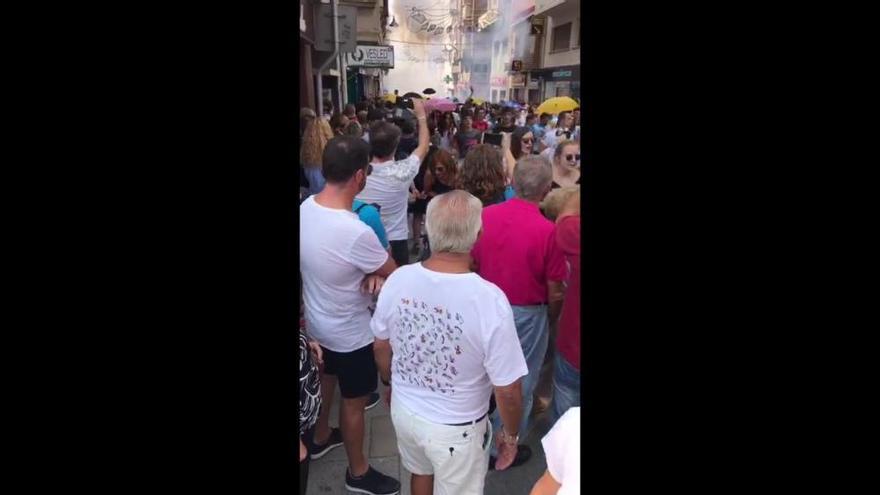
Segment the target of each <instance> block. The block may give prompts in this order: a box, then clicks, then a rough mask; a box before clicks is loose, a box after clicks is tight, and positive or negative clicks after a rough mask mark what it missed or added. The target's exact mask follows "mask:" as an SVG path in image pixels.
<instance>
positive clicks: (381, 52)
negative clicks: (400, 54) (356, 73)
mask: <svg viewBox="0 0 880 495" xmlns="http://www.w3.org/2000/svg"><path fill="white" fill-rule="evenodd" d="M345 63H346V65H348V66H349V67H381V68H386V69H393V68H394V47H393V46H379V45H357V47H356V48H355V50H354V52H352V53H346V54H345Z"/></svg>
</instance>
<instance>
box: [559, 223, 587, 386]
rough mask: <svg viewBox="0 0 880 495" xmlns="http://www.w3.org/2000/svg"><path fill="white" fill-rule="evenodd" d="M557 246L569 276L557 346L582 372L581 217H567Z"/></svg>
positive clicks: (563, 355) (561, 225)
mask: <svg viewBox="0 0 880 495" xmlns="http://www.w3.org/2000/svg"><path fill="white" fill-rule="evenodd" d="M556 243H557V245H558V246H559V249H560V250H561V251H562V252H563V253H564V254H565V260H566V261H567V262H568V266H569V274H568V279H567V280H566V283H567V285H568V288H567V289H566V290H565V300H564V301H563V302H562V316H560V318H559V336H558V337H557V338H556V347H557V348H558V349H559V353H560V354H561V355H562V357H563V358H565V360H566V361H568V362H569V363H570V364H571V365H572V366H574V367H575V368H577V369H578V370H580V369H581V217H579V216H571V217H565V218H563V219H562V220H561V221H560V222H559V223H558V224H557V225H556Z"/></svg>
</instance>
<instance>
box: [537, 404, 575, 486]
mask: <svg viewBox="0 0 880 495" xmlns="http://www.w3.org/2000/svg"><path fill="white" fill-rule="evenodd" d="M580 440H581V408H580V407H572V408H571V409H569V410H568V412H566V413H565V414H563V415H562V417H561V418H559V421H557V422H556V424H555V425H553V429H552V430H550V433H547V436H545V437H544V439H543V440H541V444H542V445H543V446H544V455H545V457H546V458H547V471H545V472H544V476H542V477H541V478H540V479H539V480H538V482H537V483H535V486H534V487H532V492H531V494H530V495H575V494H578V493H581V442H580Z"/></svg>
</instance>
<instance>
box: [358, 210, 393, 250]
mask: <svg viewBox="0 0 880 495" xmlns="http://www.w3.org/2000/svg"><path fill="white" fill-rule="evenodd" d="M361 205H366V206H364V207H363V208H361V210H360V211H358V208H360V207H361ZM351 211H353V212H356V213H357V214H358V217H359V218H360V219H361V222H364V223H365V224H367V225H369V226H370V228H371V229H373V232H375V233H376V237H378V238H379V243H380V244H382V247H383V248H385V249H388V245H389V244H388V236H387V235H386V234H385V227H383V226H382V219H381V217H379V210H377V209H376V207H375V206H373V205H370V204H367V203H364V202H363V201H359V200H357V199H356V200H354V203H352V205H351Z"/></svg>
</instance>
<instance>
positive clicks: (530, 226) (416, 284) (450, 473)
mask: <svg viewBox="0 0 880 495" xmlns="http://www.w3.org/2000/svg"><path fill="white" fill-rule="evenodd" d="M324 110H325V113H326V114H327V115H325V116H324V117H318V116H317V115H316V114H315V112H314V111H312V110H310V109H303V110H302V111H301V113H300V118H301V122H300V124H301V133H302V134H301V136H300V137H301V156H300V167H301V176H300V179H301V185H302V187H301V189H300V192H301V197H300V201H301V205H300V276H301V287H302V291H301V293H302V298H301V302H300V308H301V323H300V327H301V328H300V428H299V434H300V473H301V485H300V493H301V494H302V493H305V488H306V483H307V477H308V468H309V463H310V461H314V460H317V459H320V458H321V457H323V456H324V455H326V453H327V452H329V451H330V450H332V449H334V448H336V447H339V446H344V449H345V452H346V456H347V459H348V469H347V470H346V472H345V485H346V487H347V488H348V489H349V490H350V491H355V492H359V493H367V494H373V495H393V494H396V493H398V492H399V490H400V482H399V480H396V479H394V478H393V477H392V476H389V475H387V474H385V473H382V472H379V471H378V470H376V469H374V468H373V467H372V466H370V464H369V462H368V459H367V457H366V456H365V454H364V429H365V426H364V423H365V419H364V418H365V413H364V411H365V410H367V409H369V408H371V407H374V406H376V405H377V404H378V403H379V402H380V401H381V398H380V397H379V395H378V394H377V389H378V381H380V380H381V382H382V383H383V385H385V386H386V387H388V389H387V390H388V393H387V395H386V397H385V399H386V401H387V402H388V404H389V407H390V411H391V419H392V423H393V425H394V430H395V432H396V435H397V447H398V451H399V454H400V459H401V463H402V464H403V466H404V467H405V468H406V469H407V471H409V472H410V473H411V474H412V477H411V487H412V493H413V494H415V495H427V494H433V493H437V494H482V493H483V490H484V486H485V480H486V473H487V471H489V470H493V469H495V470H499V471H502V470H506V469H509V468H511V467H515V466H519V465H521V464H523V463H526V462H528V461H529V459H530V458H531V457H532V452H531V450H530V448H529V446H528V445H526V438H527V436H528V433H529V431H530V429H531V428H532V426H533V423H534V419H535V417H536V416H537V415H538V414H540V413H541V412H543V411H544V410H549V417H550V421H551V422H552V423H553V426H552V429H551V430H550V432H549V433H548V434H547V436H546V437H544V439H543V442H542V446H543V449H544V454H545V457H546V459H547V471H546V472H545V473H544V475H543V476H542V477H541V478H540V479H538V480H535V483H534V486H533V488H532V494H535V495H544V494H553V493H560V494H565V493H577V492H578V491H579V484H580V478H579V476H580V474H579V465H578V461H577V459H578V456H579V445H578V441H579V440H578V438H579V433H578V430H579V428H580V364H581V363H580V349H581V344H580V336H581V328H580V232H581V228H580V145H579V137H580V124H579V120H580V116H579V111H578V110H577V109H575V110H574V111H572V112H562V113H560V114H558V115H549V114H540V115H535V113H534V112H533V111H532V109H531V108H514V107H511V106H502V105H492V104H488V103H483V104H480V105H478V104H476V103H475V102H474V101H473V100H470V99H469V100H468V101H466V102H464V103H463V104H460V105H458V106H457V107H456V109H455V111H448V112H440V111H434V110H431V107H430V104H426V102H425V100H424V99H422V98H421V97H419V96H418V95H415V94H412V93H410V94H407V95H404V97H403V98H398V99H396V101H394V102H390V101H386V100H384V99H375V100H367V101H361V102H358V103H357V104H349V105H346V106H345V108H344V109H343V111H342V112H334V111H333V108H332V105H330V104H329V102H325V107H324ZM411 260H412V261H415V262H411ZM541 383H547V384H549V385H548V387H547V388H549V389H550V392H549V394H546V395H547V396H544V397H542V396H541V394H540V389H541V387H540V384H541ZM337 385H338V387H339V395H340V396H341V403H340V407H339V416H338V418H337V422H338V425H339V427H338V428H333V427H331V426H330V420H331V418H330V409H331V406H332V403H333V400H334V396H335V389H336V387H337ZM340 475H342V473H340Z"/></svg>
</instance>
